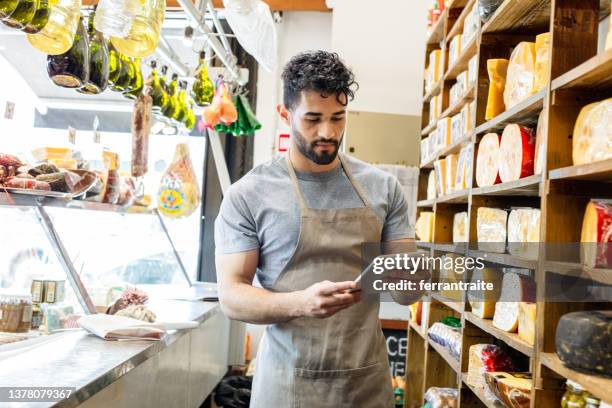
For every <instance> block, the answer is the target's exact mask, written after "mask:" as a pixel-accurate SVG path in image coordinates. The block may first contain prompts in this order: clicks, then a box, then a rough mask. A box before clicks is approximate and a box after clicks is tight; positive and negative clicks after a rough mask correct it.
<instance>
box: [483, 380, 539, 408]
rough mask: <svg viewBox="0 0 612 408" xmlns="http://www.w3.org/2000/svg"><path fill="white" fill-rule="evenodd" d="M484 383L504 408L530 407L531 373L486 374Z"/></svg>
mask: <svg viewBox="0 0 612 408" xmlns="http://www.w3.org/2000/svg"><path fill="white" fill-rule="evenodd" d="M485 381H486V382H487V386H488V388H489V389H490V390H491V391H492V392H493V394H495V396H496V397H497V398H498V399H499V400H501V401H502V402H503V403H504V405H505V406H506V407H512V408H529V407H530V405H531V389H532V388H533V380H532V375H531V373H508V372H504V371H493V372H487V373H485Z"/></svg>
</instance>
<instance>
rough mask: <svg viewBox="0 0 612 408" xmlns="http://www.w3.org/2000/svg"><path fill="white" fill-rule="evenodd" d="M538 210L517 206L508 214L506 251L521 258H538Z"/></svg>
mask: <svg viewBox="0 0 612 408" xmlns="http://www.w3.org/2000/svg"><path fill="white" fill-rule="evenodd" d="M539 241H540V210H539V209H538V208H517V209H513V210H512V211H510V215H509V216H508V252H510V253H511V254H512V255H514V256H516V257H519V258H523V259H531V260H536V259H538V251H539Z"/></svg>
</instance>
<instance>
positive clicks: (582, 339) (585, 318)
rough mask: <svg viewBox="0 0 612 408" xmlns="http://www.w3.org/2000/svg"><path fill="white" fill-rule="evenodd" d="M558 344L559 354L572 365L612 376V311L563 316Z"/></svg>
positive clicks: (586, 370) (569, 365)
mask: <svg viewBox="0 0 612 408" xmlns="http://www.w3.org/2000/svg"><path fill="white" fill-rule="evenodd" d="M555 346H556V351H557V355H558V356H559V358H560V359H561V361H563V363H564V364H565V365H566V366H568V367H569V368H572V369H575V370H579V371H584V372H589V373H594V374H598V375H606V376H612V311H610V310H600V311H583V312H573V313H568V314H565V315H563V316H561V318H560V319H559V324H558V325H557V333H556V336H555Z"/></svg>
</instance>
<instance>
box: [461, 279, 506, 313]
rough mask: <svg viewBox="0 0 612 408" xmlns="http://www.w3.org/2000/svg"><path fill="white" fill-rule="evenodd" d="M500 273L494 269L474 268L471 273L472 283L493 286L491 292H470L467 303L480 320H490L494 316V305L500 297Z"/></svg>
mask: <svg viewBox="0 0 612 408" xmlns="http://www.w3.org/2000/svg"><path fill="white" fill-rule="evenodd" d="M502 277H503V275H502V271H500V270H499V269H495V268H486V267H485V268H476V269H474V271H473V272H472V282H473V283H478V281H480V282H484V283H485V284H489V283H490V284H493V290H480V291H476V290H470V291H468V301H469V302H470V307H471V308H472V313H473V314H474V315H476V316H477V317H479V318H481V319H492V318H493V315H494V314H495V303H496V302H497V300H498V299H499V298H500V296H501V288H502Z"/></svg>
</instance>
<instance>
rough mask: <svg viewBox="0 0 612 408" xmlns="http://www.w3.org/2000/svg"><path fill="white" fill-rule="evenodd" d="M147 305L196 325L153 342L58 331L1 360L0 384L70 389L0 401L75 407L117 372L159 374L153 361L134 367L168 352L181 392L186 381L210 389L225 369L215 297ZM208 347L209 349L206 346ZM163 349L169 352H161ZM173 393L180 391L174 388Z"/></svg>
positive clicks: (224, 322)
mask: <svg viewBox="0 0 612 408" xmlns="http://www.w3.org/2000/svg"><path fill="white" fill-rule="evenodd" d="M149 307H150V308H151V309H152V310H153V311H154V312H155V313H156V314H157V319H158V320H159V321H166V322H171V321H185V320H194V321H198V322H200V323H201V325H200V327H198V328H196V329H194V330H179V331H174V332H170V333H168V334H167V335H166V336H165V337H164V338H163V339H162V340H161V341H155V342H151V341H114V342H113V341H104V340H102V339H100V338H98V337H95V336H93V335H89V334H87V333H86V332H85V331H82V330H78V331H74V332H69V333H63V334H61V335H60V336H58V338H57V340H55V341H51V342H47V343H45V344H42V345H40V346H37V347H34V348H32V349H29V350H28V351H27V352H25V353H22V354H18V355H14V356H12V357H9V358H6V359H4V360H1V361H0V367H1V369H0V386H2V387H16V388H19V387H76V393H73V394H72V395H71V396H70V398H69V399H67V400H64V401H62V402H60V403H58V404H54V403H6V402H0V406H1V407H5V406H6V407H50V406H62V407H73V406H77V405H79V404H81V403H83V402H85V401H88V400H90V399H92V400H94V399H95V398H93V397H94V396H96V395H97V394H98V393H100V392H101V391H103V390H104V389H105V388H106V387H109V386H110V385H112V384H113V383H115V382H118V380H120V379H122V378H123V377H126V376H130V373H132V372H134V375H131V378H135V377H136V373H137V372H140V375H142V376H144V377H147V376H150V378H153V377H154V376H156V375H158V374H159V373H154V372H152V371H153V370H155V369H156V368H155V367H154V366H153V365H152V366H151V367H147V368H146V369H144V368H143V369H141V370H140V371H138V370H137V369H138V368H139V366H141V365H143V364H144V363H146V362H147V361H149V360H152V359H158V360H159V361H161V358H162V357H163V354H164V353H167V354H168V355H170V354H172V356H171V357H170V359H171V360H174V361H175V362H176V363H177V364H178V363H180V364H181V365H180V368H179V369H178V370H177V368H176V367H174V368H173V371H174V374H172V375H175V376H176V375H184V376H185V378H186V379H187V381H188V382H187V383H186V384H183V386H184V389H183V390H182V393H183V394H185V395H187V394H188V389H187V388H188V386H189V385H193V386H194V387H196V389H199V388H202V389H206V392H210V390H211V389H212V388H211V387H214V385H211V384H213V383H214V382H215V381H218V380H219V379H220V376H222V373H223V372H224V369H226V368H227V365H226V364H225V363H226V361H227V344H228V343H229V338H228V337H229V320H228V319H227V318H225V316H223V314H222V313H221V310H220V307H219V304H218V303H217V302H201V301H186V300H157V301H151V302H150V304H149ZM179 344H180V346H179ZM213 346H214V349H211V348H213ZM219 348H220V349H219ZM166 350H169V351H167V352H166ZM207 355H208V356H213V357H214V358H215V359H216V360H214V361H213V359H212V357H207ZM223 358H225V362H224V360H223ZM208 360H210V363H211V364H210V367H209V366H208V365H207V361H208ZM224 364H225V366H224ZM157 366H159V369H160V370H161V369H162V366H163V365H162V364H157ZM192 368H198V370H197V371H198V372H197V373H191V374H190V370H192ZM209 369H210V370H213V371H214V375H212V377H211V375H210V374H211V373H207V370H209ZM177 371H178V374H177ZM183 371H186V372H183ZM164 375H167V374H164ZM207 375H208V377H207ZM160 378H161V375H160ZM204 379H206V380H207V381H208V383H209V384H208V385H207V386H204V385H203V384H198V382H199V381H200V380H202V381H204ZM191 380H194V381H195V383H194V384H191V382H190V381H191ZM197 387H199V388H197ZM141 391H142V390H141ZM130 392H131V391H130V390H129V389H125V390H124V391H123V394H124V396H125V398H124V399H125V400H126V401H127V400H131V399H133V398H134V397H135V396H134V395H129V394H130ZM178 392H179V393H180V392H181V391H180V390H178ZM200 394H201V393H200ZM115 397H116V395H115ZM204 397H205V395H204V396H202V395H197V396H196V395H194V396H193V398H189V399H185V402H184V403H183V404H176V405H175V404H172V405H173V406H185V407H188V406H197V405H199V403H200V402H201V401H198V400H199V399H202V398H204ZM102 399H104V398H102ZM99 402H102V401H99ZM96 405H100V403H97V404H91V406H96ZM111 405H112V406H122V405H124V404H114V403H113V404H110V405H107V406H111ZM146 405H149V404H146ZM132 406H133V405H132ZM149 406H151V405H149ZM159 406H162V405H159ZM166 406H167V405H166Z"/></svg>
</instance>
